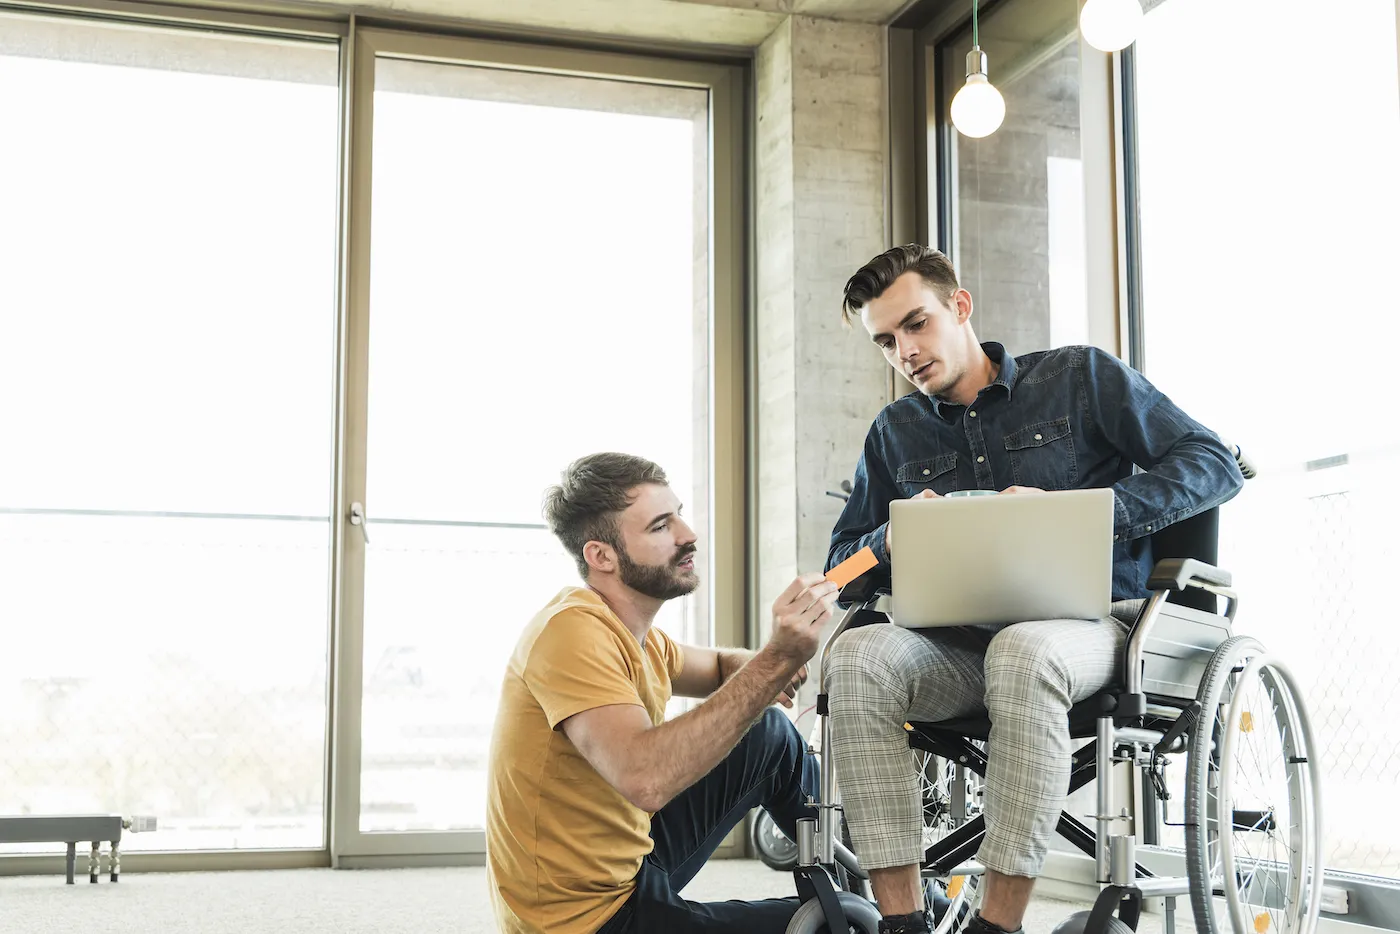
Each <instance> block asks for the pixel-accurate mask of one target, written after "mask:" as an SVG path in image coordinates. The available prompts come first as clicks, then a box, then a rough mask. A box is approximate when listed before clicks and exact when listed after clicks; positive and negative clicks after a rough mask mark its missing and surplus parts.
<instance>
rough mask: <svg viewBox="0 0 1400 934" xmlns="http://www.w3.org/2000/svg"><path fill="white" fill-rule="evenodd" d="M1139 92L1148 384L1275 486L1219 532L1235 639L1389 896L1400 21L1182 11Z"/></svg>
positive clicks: (1347, 8) (1167, 19) (1350, 844)
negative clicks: (1304, 736) (1303, 55)
mask: <svg viewBox="0 0 1400 934" xmlns="http://www.w3.org/2000/svg"><path fill="white" fill-rule="evenodd" d="M1203 42H1204V43H1205V45H1203ZM1203 49H1209V50H1210V53H1209V54H1207V55H1203V54H1202V50H1203ZM1300 50H1317V51H1318V52H1319V53H1320V54H1324V55H1325V54H1327V50H1342V51H1343V54H1344V63H1343V67H1341V68H1339V69H1337V70H1335V71H1334V70H1332V69H1330V68H1311V67H1300V66H1299V61H1300V60H1299V58H1298V55H1299V51H1300ZM1217 53H1219V54H1217ZM1136 78H1137V108H1136V109H1137V113H1138V127H1137V134H1138V143H1139V151H1138V162H1139V167H1140V186H1141V204H1140V223H1141V234H1142V248H1141V250H1142V289H1143V324H1144V331H1145V349H1146V353H1145V360H1143V361H1141V362H1142V363H1143V364H1144V368H1145V371H1146V373H1147V375H1148V376H1149V377H1150V378H1151V379H1152V380H1153V381H1154V382H1155V383H1156V384H1157V385H1158V386H1160V387H1161V388H1162V389H1163V390H1165V391H1166V392H1167V393H1168V394H1169V395H1171V396H1172V397H1173V398H1174V399H1175V400H1176V401H1177V402H1178V403H1180V404H1181V405H1182V407H1183V408H1185V409H1186V411H1188V412H1190V413H1191V414H1192V415H1194V416H1196V417H1197V418H1200V419H1201V420H1202V421H1204V422H1206V423H1207V424H1208V425H1210V426H1211V427H1212V428H1214V429H1216V430H1218V431H1220V432H1221V433H1222V434H1225V435H1227V436H1228V437H1230V438H1232V439H1234V440H1236V441H1238V442H1239V443H1240V444H1242V445H1243V446H1244V447H1245V448H1247V449H1248V451H1249V452H1250V453H1251V455H1252V456H1253V457H1254V458H1255V459H1256V460H1257V461H1258V462H1259V463H1260V465H1261V467H1262V473H1261V475H1260V477H1259V478H1258V479H1257V480H1254V481H1252V482H1250V483H1248V484H1246V487H1245V490H1244V492H1243V493H1242V494H1241V495H1240V496H1239V498H1238V499H1237V500H1236V501H1235V502H1233V503H1232V504H1230V505H1229V506H1227V507H1226V509H1225V512H1224V517H1223V523H1222V542H1221V556H1220V559H1221V563H1222V564H1223V565H1225V566H1226V567H1228V568H1229V569H1230V570H1231V571H1233V572H1234V573H1235V577H1236V584H1237V586H1238V588H1239V590H1240V592H1241V595H1242V598H1243V602H1242V605H1241V611H1240V617H1239V623H1238V628H1239V629H1240V630H1241V631H1243V632H1247V633H1251V634H1255V635H1257V636H1259V638H1260V639H1261V640H1262V641H1263V642H1264V644H1265V645H1267V646H1268V647H1269V648H1270V649H1271V650H1274V651H1275V652H1277V654H1278V655H1279V656H1280V657H1281V658H1282V659H1284V660H1285V661H1286V662H1288V663H1289V664H1290V665H1291V666H1292V667H1293V668H1294V670H1295V672H1296V673H1297V674H1299V675H1300V676H1301V678H1302V681H1303V685H1304V696H1305V698H1306V701H1307V704H1308V707H1309V710H1310V712H1311V716H1312V719H1313V727H1314V730H1315V731H1316V734H1317V736H1318V738H1319V741H1320V742H1321V743H1322V744H1323V748H1324V755H1323V769H1324V773H1325V778H1326V784H1325V788H1324V793H1325V810H1324V813H1325V824H1324V829H1325V833H1326V836H1327V853H1328V865H1329V867H1330V868H1332V869H1336V870H1349V871H1355V872H1362V873H1373V874H1380V875H1387V876H1392V877H1393V876H1397V875H1400V845H1397V843H1396V840H1397V838H1398V837H1400V820H1397V818H1396V817H1395V814H1394V811H1393V809H1391V808H1389V807H1387V805H1386V803H1385V802H1388V801H1391V800H1393V799H1394V798H1395V796H1396V794H1397V793H1400V769H1397V767H1396V765H1397V764H1396V759H1395V753H1394V750H1395V749H1396V748H1397V747H1400V719H1397V717H1396V716H1395V709H1396V706H1397V704H1400V690H1397V688H1396V671H1397V667H1400V664H1398V663H1400V628H1398V627H1397V626H1396V625H1395V613H1394V609H1393V597H1392V595H1391V593H1390V591H1391V589H1392V587H1393V584H1392V581H1391V580H1390V575H1391V574H1392V573H1393V568H1394V567H1395V563H1396V559H1397V558H1398V557H1400V552H1398V551H1397V546H1396V544H1395V534H1394V530H1395V528H1396V526H1397V524H1400V498H1397V497H1396V495H1395V489H1394V488H1395V477H1397V476H1400V441H1397V440H1396V436H1395V430H1394V425H1395V424H1396V421H1397V419H1396V416H1395V414H1394V413H1393V411H1392V409H1393V405H1392V403H1391V402H1390V396H1389V389H1390V388H1391V384H1392V380H1391V377H1390V374H1389V372H1388V367H1387V364H1386V363H1385V358H1386V354H1387V353H1389V351H1390V350H1391V349H1393V345H1394V342H1395V341H1396V340H1397V338H1400V325H1397V323H1396V309H1397V307H1400V305H1397V299H1396V297H1395V289H1394V284H1393V282H1392V280H1391V278H1390V272H1391V269H1392V268H1393V266H1394V264H1395V257H1396V256H1397V255H1400V225H1397V223H1396V218H1397V217H1400V173H1397V171H1396V166H1400V101H1397V72H1396V23H1395V4H1394V3H1393V2H1392V0H1358V2H1353V3H1348V4H1343V5H1338V6H1336V7H1335V8H1334V7H1332V6H1326V5H1319V4H1317V3H1311V2H1303V0H1283V2H1280V0H1234V2H1230V3H1223V2H1219V0H1167V2H1165V3H1162V4H1161V5H1160V6H1157V7H1156V8H1155V9H1154V10H1152V11H1151V12H1150V13H1149V14H1148V16H1147V19H1146V24H1145V28H1144V31H1143V34H1142V36H1141V37H1140V38H1139V40H1138V42H1137V46H1136ZM1169 817H1171V818H1172V819H1178V818H1179V815H1174V814H1173V815H1169Z"/></svg>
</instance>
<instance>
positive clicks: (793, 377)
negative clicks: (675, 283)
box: [754, 16, 889, 724]
mask: <svg viewBox="0 0 1400 934" xmlns="http://www.w3.org/2000/svg"><path fill="white" fill-rule="evenodd" d="M885 48H886V41H885V32H884V30H883V29H882V28H881V27H878V26H868V25H860V24H849V23H836V22H831V21H827V20H819V19H812V18H808V17H801V16H793V17H789V18H788V19H787V20H786V21H785V22H784V23H783V25H782V26H780V27H779V28H778V29H777V30H776V31H775V32H774V33H773V34H772V35H771V36H769V38H768V39H767V40H766V41H765V42H764V43H763V45H762V46H761V47H760V49H759V53H758V59H757V65H756V87H757V108H756V117H757V130H756V140H755V147H756V166H755V179H754V192H755V201H756V204H755V208H756V235H757V236H756V249H755V253H756V257H757V269H756V273H757V309H756V313H757V321H756V325H757V328H756V352H757V374H756V384H755V390H756V392H757V406H756V408H757V426H756V431H757V438H756V452H755V456H756V460H757V464H756V466H757V502H756V504H755V505H756V509H757V514H758V515H757V519H758V522H757V526H758V528H757V531H758V534H757V540H756V547H757V555H756V559H757V560H756V565H757V574H756V578H755V584H756V588H755V590H756V592H755V594H754V604H755V612H756V613H757V621H758V630H759V636H760V639H766V638H767V635H768V630H769V627H770V625H771V606H772V603H773V600H774V598H775V597H776V596H777V595H778V593H779V592H780V591H781V590H782V589H783V588H784V587H786V586H787V584H788V583H789V582H790V581H791V580H792V578H793V577H794V576H795V575H797V574H798V573H799V572H806V571H820V570H821V569H822V564H823V562H824V561H825V558H826V550H827V544H828V541H829V539H830V535H831V529H832V526H833V525H834V524H835V522H836V518H837V516H838V515H839V513H840V509H841V502H840V501H839V500H837V499H835V498H833V497H829V496H827V495H826V491H827V490H830V489H835V488H836V487H837V486H838V485H839V484H840V482H841V481H842V480H843V479H847V478H849V477H850V476H851V475H852V473H853V471H854V468H855V462H856V458H857V457H858V456H859V454H860V450H861V445H862V444H863V442H864V439H865V433H866V430H867V429H868V428H869V426H870V422H871V419H873V418H874V417H875V415H876V413H877V412H879V410H880V408H881V407H882V406H883V405H884V404H885V403H886V402H887V401H888V399H889V397H888V385H889V379H888V376H887V373H886V369H887V367H886V365H885V363H884V360H883V359H882V358H881V356H880V354H879V352H878V351H877V350H876V349H875V348H874V347H873V346H872V345H871V344H870V342H869V340H868V339H867V338H866V336H865V334H864V332H863V331H857V332H852V331H849V330H847V329H846V328H845V327H844V326H843V325H842V324H841V311H840V297H841V289H842V286H844V285H845V282H846V280H847V279H848V278H849V277H850V275H851V274H852V273H853V272H855V271H856V269H858V268H859V267H860V266H861V265H862V264H863V263H864V262H865V261H866V260H868V259H869V258H870V257H872V256H874V255H875V254H876V253H878V252H880V251H881V250H883V249H885V248H886V247H887V246H888V245H889V244H888V243H887V233H886V230H887V220H886V219H887V216H888V209H887V205H886V194H885V192H886V179H887V175H888V171H887V165H886V159H887V155H886V153H887V146H886V139H887V101H888V95H887V91H886V87H885V83H886V82H885V68H886V55H885ZM805 723H810V718H809V719H808V720H806V721H804V724H805Z"/></svg>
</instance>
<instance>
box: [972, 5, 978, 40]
mask: <svg viewBox="0 0 1400 934" xmlns="http://www.w3.org/2000/svg"><path fill="white" fill-rule="evenodd" d="M972 47H973V48H974V49H975V48H977V47H978V46H977V0H972Z"/></svg>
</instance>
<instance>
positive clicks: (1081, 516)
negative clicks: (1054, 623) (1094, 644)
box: [890, 488, 1113, 629]
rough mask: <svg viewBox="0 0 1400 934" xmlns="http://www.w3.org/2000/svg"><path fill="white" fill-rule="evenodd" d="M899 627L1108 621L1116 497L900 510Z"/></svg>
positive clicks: (896, 545)
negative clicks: (1063, 620) (1033, 621)
mask: <svg viewBox="0 0 1400 934" xmlns="http://www.w3.org/2000/svg"><path fill="white" fill-rule="evenodd" d="M890 535H891V539H892V542H891V543H892V545H893V548H892V550H893V555H892V557H891V565H892V567H891V584H892V586H891V590H892V591H893V594H892V597H891V613H890V618H891V619H892V620H893V621H894V622H895V623H896V624H897V625H899V626H904V627H906V628H909V629H925V628H931V627H935V626H971V625H980V624H984V623H1020V622H1026V621H1029V620H1037V619H1099V618H1101V617H1105V616H1108V615H1109V610H1110V607H1111V605H1112V602H1113V491H1112V490H1111V489H1107V488H1105V489H1089V490H1063V491H1055V492H1048V493H1016V494H1011V495H993V496H955V497H941V498H936V499H902V500H896V501H894V502H892V503H890Z"/></svg>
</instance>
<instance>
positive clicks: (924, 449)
mask: <svg viewBox="0 0 1400 934" xmlns="http://www.w3.org/2000/svg"><path fill="white" fill-rule="evenodd" d="M982 348H983V350H985V351H986V353H987V356H988V357H990V358H991V360H992V362H994V363H996V364H998V366H999V370H998V373H997V378H996V380H995V382H993V383H992V384H991V385H989V386H987V387H986V388H984V389H983V390H982V391H981V392H979V393H978V394H977V399H976V401H975V402H973V403H972V405H970V406H961V405H954V404H951V403H948V402H943V401H941V400H938V399H935V398H934V397H932V396H927V395H924V394H923V393H917V392H916V393H912V394H910V395H908V396H905V397H904V398H902V399H899V400H897V401H895V402H892V403H890V404H889V405H887V406H886V407H885V408H884V410H883V411H881V412H880V414H879V415H878V416H876V418H875V423H874V424H873V425H871V426H870V432H869V433H868V434H867V435H866V438H865V450H864V451H863V452H861V456H860V461H859V462H858V463H857V464H856V475H855V479H854V481H853V483H852V489H851V497H850V500H849V501H848V502H847V503H846V508H845V509H844V510H843V511H842V513H841V519H840V520H839V521H838V522H837V523H836V528H835V530H834V531H833V532H832V535H831V549H830V551H829V552H828V554H827V559H826V566H827V569H830V568H832V567H834V566H835V565H837V564H839V563H840V562H841V561H843V560H845V559H846V558H848V557H850V556H851V555H852V554H854V553H855V552H857V551H859V550H860V549H861V548H864V547H866V546H869V547H870V549H871V550H872V551H874V552H875V555H876V557H877V558H879V560H880V567H879V569H878V571H879V572H882V573H883V574H884V575H885V578H886V579H885V581H884V583H885V584H888V576H889V572H890V566H889V555H888V554H887V553H886V551H885V526H886V525H887V524H888V522H889V517H890V508H889V504H890V502H891V501H892V500H895V499H901V498H908V497H910V496H914V495H916V494H918V493H919V492H920V491H921V490H925V489H928V490H933V491H934V492H935V493H938V494H944V493H951V492H953V491H954V490H1004V489H1006V488H1007V487H1008V486H1013V485H1019V486H1033V487H1039V488H1041V489H1044V490H1072V489H1084V488H1087V487H1112V488H1113V493H1114V506H1113V510H1114V519H1113V541H1114V545H1113V599H1115V600H1129V599H1136V598H1141V597H1145V596H1147V578H1148V576H1149V575H1150V573H1151V571H1152V563H1153V562H1152V549H1151V544H1150V538H1149V536H1151V534H1152V533H1153V532H1154V531H1155V530H1157V529H1160V528H1162V527H1164V526H1167V525H1171V524H1172V523H1173V522H1179V521H1181V520H1182V519H1187V518H1190V517H1191V516H1193V515H1195V514H1196V513H1199V512H1204V511H1205V510H1207V509H1210V508H1211V507H1213V506H1218V505H1220V504H1221V503H1223V502H1225V501H1226V500H1228V499H1230V498H1231V497H1233V496H1234V495H1235V494H1236V493H1238V492H1239V489H1240V486H1241V484H1242V483H1243V482H1244V480H1243V478H1242V477H1241V476H1240V470H1239V467H1238V466H1237V465H1236V464H1235V459H1234V457H1233V455H1232V454H1231V453H1230V452H1229V451H1228V450H1227V449H1226V447H1225V445H1224V444H1223V443H1222V442H1221V441H1220V438H1219V437H1217V436H1216V434H1215V433H1214V432H1212V431H1210V430H1209V429H1207V428H1205V427H1204V426H1202V425H1201V424H1200V423H1199V422H1196V421H1195V420H1193V419H1191V418H1190V417H1189V416H1187V415H1186V413H1184V412H1182V411H1181V409H1179V408H1177V407H1176V406H1175V405H1174V404H1173V403H1172V401H1171V400H1170V399H1168V398H1167V397H1166V396H1165V395H1163V394H1162V393H1161V392H1160V391H1158V389H1157V388H1156V387H1155V386H1153V385H1152V384H1151V383H1149V382H1148V381H1147V380H1146V379H1145V378H1144V377H1143V376H1142V374H1140V373H1138V372H1137V371H1136V370H1133V369H1131V368H1130V367H1128V366H1127V365H1126V364H1124V363H1123V362H1122V361H1121V360H1119V359H1118V358H1117V357H1115V356H1113V355H1112V354H1109V353H1106V352H1105V351H1102V350H1100V349H1098V348H1096V347H1061V348H1058V349H1056V350H1047V351H1041V352H1039V353H1032V354H1026V355H1024V356H1021V357H1013V356H1011V355H1010V354H1008V353H1007V352H1006V350H1005V348H1003V347H1002V346H1001V345H1000V344H996V343H990V342H989V343H985V344H983V345H982ZM1134 465H1137V466H1138V467H1140V468H1141V469H1142V470H1141V472H1138V473H1134V471H1133V467H1134Z"/></svg>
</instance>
